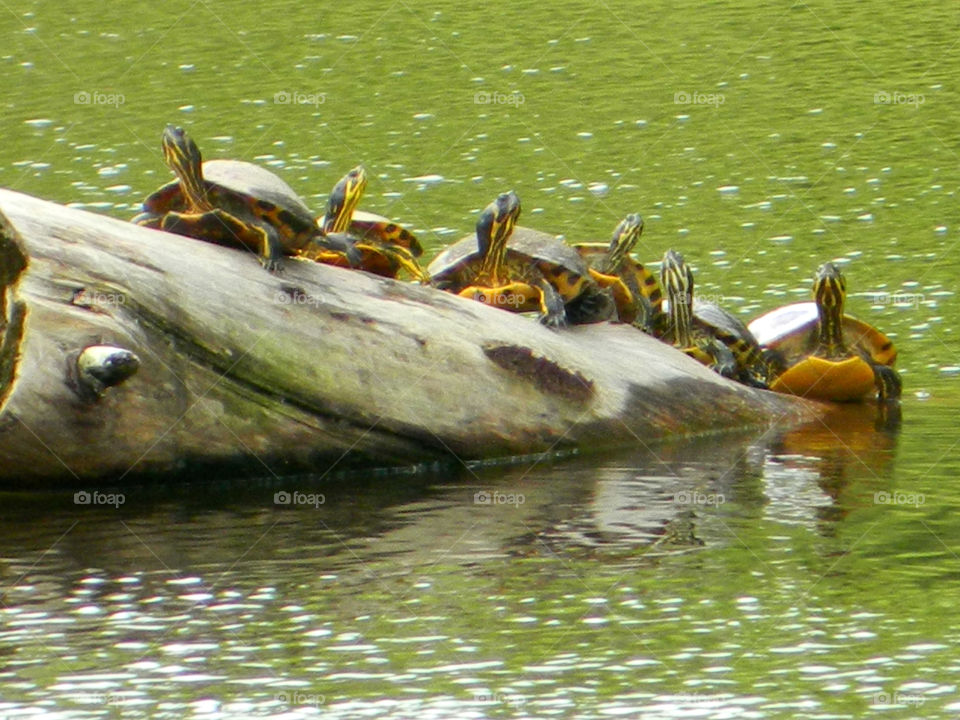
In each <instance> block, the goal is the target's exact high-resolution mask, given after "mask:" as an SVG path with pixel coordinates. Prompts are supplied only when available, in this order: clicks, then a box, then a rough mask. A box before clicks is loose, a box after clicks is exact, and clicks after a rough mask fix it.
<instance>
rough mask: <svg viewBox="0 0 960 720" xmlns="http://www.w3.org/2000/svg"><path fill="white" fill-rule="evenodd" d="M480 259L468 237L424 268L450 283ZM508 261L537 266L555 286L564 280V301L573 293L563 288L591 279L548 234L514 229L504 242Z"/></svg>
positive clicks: (474, 238)
mask: <svg viewBox="0 0 960 720" xmlns="http://www.w3.org/2000/svg"><path fill="white" fill-rule="evenodd" d="M480 258H481V255H480V250H479V248H478V247H477V236H476V235H475V234H474V235H467V236H466V237H464V238H461V239H460V240H458V241H457V242H455V243H454V244H453V245H450V246H448V247H447V248H445V249H444V250H443V251H442V252H441V253H440V254H439V255H437V256H436V257H435V258H434V259H433V262H431V263H430V265H429V266H428V267H427V273H428V274H429V275H430V277H431V278H432V279H434V280H435V281H439V282H443V281H444V280H453V279H454V278H455V276H457V275H459V274H460V273H461V272H462V271H464V270H466V269H467V267H468V266H469V265H471V264H472V263H475V262H479V260H480ZM507 261H508V263H517V262H520V263H527V264H534V265H537V266H538V267H539V268H540V269H541V271H544V275H545V276H546V278H547V280H548V281H549V282H550V284H551V285H554V286H556V285H557V282H556V281H557V279H558V278H559V277H565V278H566V280H567V282H563V283H561V284H560V287H557V290H558V292H560V294H561V295H562V296H563V297H564V299H567V300H569V299H572V297H571V293H572V292H573V291H572V290H571V291H570V292H564V290H565V288H571V287H573V286H575V285H577V284H579V282H580V280H581V279H584V278H589V276H590V270H589V268H588V267H587V264H586V262H585V261H584V260H583V258H582V257H580V254H579V253H578V252H577V251H576V250H574V249H573V248H572V247H571V246H569V245H567V244H566V243H565V242H563V241H562V240H558V239H557V238H555V237H554V236H553V235H550V234H548V233H545V232H541V231H540V230H533V229H531V228H525V227H520V226H517V227H515V228H514V230H513V234H512V235H511V236H510V239H509V240H508V241H507ZM466 281H467V282H469V280H466Z"/></svg>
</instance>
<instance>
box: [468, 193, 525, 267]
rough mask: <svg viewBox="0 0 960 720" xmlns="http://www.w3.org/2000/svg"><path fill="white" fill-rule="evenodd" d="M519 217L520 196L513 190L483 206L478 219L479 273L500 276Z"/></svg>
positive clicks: (501, 194)
mask: <svg viewBox="0 0 960 720" xmlns="http://www.w3.org/2000/svg"><path fill="white" fill-rule="evenodd" d="M519 217H520V198H519V197H518V196H517V194H516V193H515V192H514V191H513V190H510V191H508V192H505V193H500V194H499V195H498V196H497V199H496V200H494V201H493V202H492V203H490V204H489V205H487V207H486V208H484V210H483V212H482V213H480V217H479V218H478V219H477V249H478V250H479V251H480V254H481V256H482V257H483V263H482V265H481V270H480V275H481V276H482V277H483V278H485V279H496V278H498V277H499V273H500V268H501V267H502V265H503V262H504V260H505V258H506V254H507V241H508V240H509V239H510V236H511V235H512V234H513V228H514V227H515V226H516V224H517V219H518V218H519Z"/></svg>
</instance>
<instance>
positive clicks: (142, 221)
mask: <svg viewBox="0 0 960 720" xmlns="http://www.w3.org/2000/svg"><path fill="white" fill-rule="evenodd" d="M130 222H132V223H133V224H134V225H139V226H141V227H148V228H154V229H155V230H156V229H159V228H160V224H161V223H162V222H163V215H162V214H159V213H154V212H142V213H140V214H139V215H137V216H136V217H133V218H131V220H130Z"/></svg>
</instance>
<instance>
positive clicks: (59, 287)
mask: <svg viewBox="0 0 960 720" xmlns="http://www.w3.org/2000/svg"><path fill="white" fill-rule="evenodd" d="M0 211H2V213H3V214H4V215H6V217H7V218H9V220H10V222H11V223H12V225H13V227H15V228H16V230H17V231H19V235H20V238H21V240H22V242H21V240H18V239H17V238H16V237H14V236H15V233H13V232H11V231H10V229H9V228H7V229H6V232H3V233H0V234H2V238H0V283H2V288H3V293H2V294H0V297H2V298H3V304H2V306H0V309H2V310H3V316H2V319H0V323H2V324H0V331H3V335H2V338H3V344H2V345H0V482H2V483H4V484H7V485H15V486H17V487H23V488H30V487H37V486H41V485H49V484H65V485H79V484H83V483H89V482H91V481H99V482H103V483H110V484H122V483H125V482H131V481H134V480H141V479H143V478H145V477H161V478H162V477H169V476H178V475H182V474H185V473H203V474H204V476H212V475H215V474H218V473H233V474H236V473H238V472H245V473H254V474H259V475H262V476H272V475H283V474H289V473H293V472H326V471H328V470H330V469H333V468H336V469H337V470H340V469H348V468H367V467H370V468H372V467H389V466H396V465H410V464H415V463H422V462H432V461H436V460H442V459H449V458H460V459H463V460H468V459H481V458H491V457H497V456H504V455H515V454H525V453H537V452H544V451H550V450H562V449H563V450H565V449H570V448H585V449H594V448H599V447H614V446H625V445H637V444H649V443H653V442H655V441H657V440H660V439H663V438H666V437H668V436H671V435H677V434H683V435H693V434H700V433H707V432H713V431H722V430H730V429H731V428H746V427H764V426H768V425H771V424H775V423H779V424H783V425H790V424H797V423H800V422H805V421H809V420H811V419H813V418H814V417H816V416H817V415H819V413H820V412H822V409H821V408H820V407H819V406H817V405H814V404H810V403H806V402H804V401H800V400H797V399H795V398H790V397H785V396H780V395H775V394H773V393H769V392H764V391H757V390H753V389H750V388H746V387H744V386H741V385H738V384H736V383H732V382H730V381H727V380H724V379H723V378H720V377H719V376H717V375H716V374H715V373H713V372H711V371H710V370H708V369H706V368H704V367H702V366H700V365H699V364H697V363H696V362H695V361H693V360H691V359H689V358H687V357H686V356H685V355H683V354H682V353H680V352H678V351H676V350H674V349H673V348H671V347H668V346H666V345H664V344H663V343H660V342H658V341H657V340H655V339H652V338H650V337H648V336H646V335H644V334H643V333H641V332H639V331H637V330H635V329H633V328H631V327H628V326H624V325H613V324H608V323H601V324H596V325H588V326H580V327H574V328H570V329H567V330H563V331H553V330H550V329H547V328H544V327H542V326H540V325H539V324H537V323H536V322H534V321H532V320H531V319H530V318H529V317H524V316H520V315H513V314H511V313H508V312H504V311H501V310H495V309H491V308H487V307H485V306H483V305H480V304H479V303H476V302H472V301H469V300H464V299H462V298H458V297H454V296H452V295H449V294H446V293H443V292H440V291H437V290H435V289H433V288H429V287H422V286H419V285H414V284H411V283H405V282H397V281H393V280H387V279H383V278H379V277H375V276H372V275H368V274H366V273H362V272H357V271H350V270H344V269H341V268H336V267H330V266H325V265H319V264H316V263H312V262H307V261H302V260H296V259H287V261H286V262H285V267H284V270H283V272H282V273H280V274H277V275H271V274H269V273H267V272H264V271H263V270H262V269H261V268H260V266H259V265H258V263H257V261H256V259H255V258H254V257H253V256H252V255H251V254H249V253H247V252H245V251H242V250H233V249H230V248H224V247H218V246H215V245H212V244H208V243H204V242H200V241H197V240H192V239H189V238H183V237H180V236H177V235H170V234H167V233H162V232H159V231H156V230H150V229H146V228H141V227H137V226H134V225H132V224H130V223H124V222H122V221H119V220H116V219H113V218H109V217H104V216H100V215H96V214H92V213H89V212H85V211H82V210H76V209H71V208H66V207H63V206H60V205H57V204H54V203H50V202H46V201H43V200H39V199H36V198H33V197H30V196H28V195H23V194H20V193H16V192H12V191H9V190H0ZM25 257H26V259H28V260H29V265H28V266H27V267H26V269H24V266H25V264H26V263H25ZM24 318H25V320H24ZM92 344H112V345H117V346H120V347H124V348H127V349H129V350H132V351H133V352H135V353H136V354H137V355H138V356H139V358H140V360H141V367H140V369H139V372H138V373H137V374H136V375H134V376H133V377H132V378H130V379H129V380H128V381H126V382H125V383H124V384H122V385H119V386H117V387H115V388H110V389H109V390H108V391H107V392H106V393H105V395H104V397H103V398H102V399H100V400H99V401H97V402H91V401H89V399H87V400H84V399H82V398H81V397H80V396H79V395H78V393H77V392H76V390H75V387H73V386H72V381H71V377H70V376H71V367H70V363H71V361H72V359H73V358H75V357H76V353H77V352H79V351H80V350H81V349H82V348H83V347H85V346H88V345H92ZM4 368H7V372H6V374H4Z"/></svg>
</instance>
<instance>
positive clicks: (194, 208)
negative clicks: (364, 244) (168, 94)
mask: <svg viewBox="0 0 960 720" xmlns="http://www.w3.org/2000/svg"><path fill="white" fill-rule="evenodd" d="M161 144H162V147H163V156H164V160H165V161H166V163H167V165H168V166H169V167H170V169H171V170H173V172H174V173H175V174H176V175H177V179H176V180H173V181H171V182H169V183H167V184H166V185H164V186H163V187H161V188H160V189H159V190H157V191H155V192H154V193H153V194H151V195H150V196H149V197H147V199H146V200H144V202H143V212H141V213H140V214H139V215H137V216H136V217H135V218H133V222H135V223H137V224H138V225H143V226H146V227H152V228H158V229H161V230H166V231H168V232H174V233H177V234H180V235H186V236H188V237H194V238H198V239H201V240H207V241H210V242H214V243H217V244H221V245H228V246H232V247H236V246H237V245H240V246H242V247H246V248H248V249H250V250H253V251H254V252H256V253H258V254H259V256H260V262H261V264H262V265H263V266H264V267H265V268H266V269H267V270H270V271H275V270H278V269H279V267H280V257H281V256H282V255H297V254H300V253H302V252H303V251H305V250H307V249H310V248H313V247H321V248H323V249H326V250H329V251H332V252H337V253H340V254H341V255H342V256H343V257H345V258H346V259H347V261H348V262H349V263H350V264H351V265H356V264H359V262H360V260H361V255H360V252H359V251H358V250H357V249H356V248H355V247H354V244H355V242H354V240H353V239H352V238H351V237H350V236H349V235H347V234H345V233H330V234H324V233H323V232H321V230H320V228H319V227H318V226H317V222H316V219H315V218H314V216H313V214H312V213H311V212H310V210H309V208H307V206H306V205H304V204H303V201H301V200H300V198H299V197H298V196H297V194H296V193H295V192H294V191H293V189H292V188H291V187H290V186H289V185H287V184H286V183H285V182H284V181H283V180H281V179H280V178H279V177H277V176H276V175H274V174H273V173H272V172H270V171H269V170H266V169H265V168H262V167H260V166H259V165H254V164H253V163H248V162H243V161H240V160H208V161H207V162H203V159H202V156H201V154H200V149H199V148H198V147H197V144H196V143H195V142H194V141H193V139H192V138H190V137H189V136H188V135H187V133H186V132H185V131H184V130H183V128H180V127H176V126H174V125H168V126H167V127H166V128H165V129H164V131H163V137H162V143H161ZM354 205H355V202H354ZM344 207H351V205H350V203H345V205H344Z"/></svg>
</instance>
